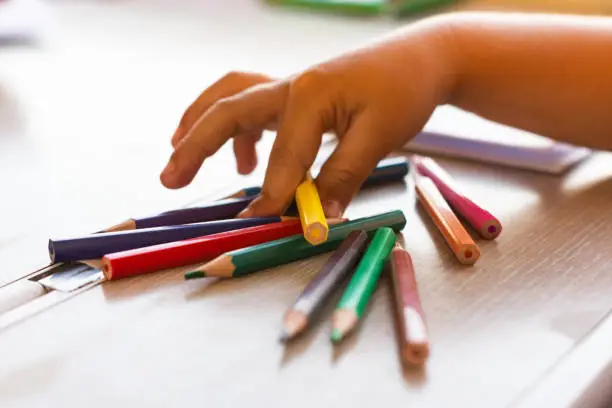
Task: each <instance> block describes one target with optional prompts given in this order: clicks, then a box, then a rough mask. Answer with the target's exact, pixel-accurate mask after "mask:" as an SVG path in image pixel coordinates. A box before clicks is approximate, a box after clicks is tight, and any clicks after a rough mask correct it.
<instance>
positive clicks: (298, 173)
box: [240, 72, 331, 217]
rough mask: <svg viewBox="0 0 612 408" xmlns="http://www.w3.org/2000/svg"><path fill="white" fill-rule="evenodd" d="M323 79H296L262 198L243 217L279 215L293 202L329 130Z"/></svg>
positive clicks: (309, 76) (306, 76) (316, 75)
mask: <svg viewBox="0 0 612 408" xmlns="http://www.w3.org/2000/svg"><path fill="white" fill-rule="evenodd" d="M323 78H324V77H323V76H322V75H320V74H319V73H316V72H315V73H307V74H303V75H301V76H300V77H299V78H297V79H296V80H294V82H293V83H292V85H291V89H290V92H289V100H288V102H287V105H286V107H285V112H284V116H283V118H282V120H281V122H280V126H279V129H278V133H277V137H276V140H275V142H274V145H273V147H272V152H271V153H270V159H269V162H268V168H267V170H266V176H265V179H264V183H263V186H262V192H261V194H260V196H259V197H258V198H257V199H256V200H254V201H253V202H252V203H251V205H250V206H249V207H248V208H247V209H246V210H245V211H243V213H241V214H240V216H242V217H253V216H266V215H278V214H282V213H284V211H285V209H286V208H287V206H288V205H289V204H290V203H291V201H292V199H293V197H294V194H295V189H296V187H297V185H298V184H299V183H300V182H301V181H302V180H303V179H304V176H305V175H306V172H307V171H309V170H310V166H311V165H312V163H313V162H314V159H315V157H316V155H317V151H318V150H319V146H320V144H321V139H322V137H323V133H324V132H325V131H326V125H325V117H326V116H327V115H326V114H327V112H326V111H325V109H326V108H325V107H327V106H331V105H330V104H328V103H326V102H325V100H326V98H327V96H326V93H325V86H324V82H325V81H324V80H323Z"/></svg>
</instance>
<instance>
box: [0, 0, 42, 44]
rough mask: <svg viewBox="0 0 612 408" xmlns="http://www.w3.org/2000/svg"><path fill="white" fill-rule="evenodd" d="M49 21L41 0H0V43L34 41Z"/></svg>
mask: <svg viewBox="0 0 612 408" xmlns="http://www.w3.org/2000/svg"><path fill="white" fill-rule="evenodd" d="M48 23H49V13H48V8H47V5H46V4H45V3H44V2H43V1H41V0H0V43H6V42H21V41H36V40H38V39H39V38H40V37H41V36H42V35H43V33H44V31H45V30H46V28H47V26H48Z"/></svg>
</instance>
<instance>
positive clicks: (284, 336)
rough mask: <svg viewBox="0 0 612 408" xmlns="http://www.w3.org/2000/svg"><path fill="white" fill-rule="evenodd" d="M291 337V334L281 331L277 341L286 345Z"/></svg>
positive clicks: (285, 330) (284, 330)
mask: <svg viewBox="0 0 612 408" xmlns="http://www.w3.org/2000/svg"><path fill="white" fill-rule="evenodd" d="M292 337H293V336H292V335H291V333H289V332H288V331H287V329H283V331H282V332H281V334H280V336H279V337H278V340H279V341H280V342H281V343H286V342H287V341H289V340H291V338H292Z"/></svg>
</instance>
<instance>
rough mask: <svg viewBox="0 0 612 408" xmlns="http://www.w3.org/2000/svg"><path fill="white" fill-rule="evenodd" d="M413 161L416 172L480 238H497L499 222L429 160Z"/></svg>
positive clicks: (418, 158)
mask: <svg viewBox="0 0 612 408" xmlns="http://www.w3.org/2000/svg"><path fill="white" fill-rule="evenodd" d="M414 160H415V163H416V167H417V170H418V172H419V173H420V174H422V175H423V176H426V177H429V178H430V179H431V181H433V183H434V184H435V185H436V187H437V188H438V191H440V193H441V194H442V196H443V197H444V199H445V200H446V201H447V202H448V203H449V204H450V206H451V207H452V208H453V209H454V210H455V211H456V212H457V213H459V215H461V217H462V218H463V219H465V220H466V221H467V222H468V223H469V224H470V225H471V226H472V227H473V228H474V229H475V230H476V231H478V233H479V234H480V235H481V236H482V237H484V238H486V239H494V238H496V237H497V236H499V234H500V233H501V231H502V226H501V223H500V222H499V220H498V219H497V218H495V216H493V214H491V213H490V212H488V211H487V210H485V209H484V208H482V206H480V205H479V204H477V203H476V202H474V200H472V199H471V198H469V197H468V196H467V195H466V194H465V193H464V192H463V191H462V190H461V188H460V186H459V185H458V183H456V182H455V180H453V178H452V177H451V176H450V175H449V174H448V173H447V172H446V171H445V170H444V169H443V168H442V167H440V166H439V165H438V164H437V163H436V162H435V161H434V160H432V159H430V158H424V157H419V156H417V157H415V159H414Z"/></svg>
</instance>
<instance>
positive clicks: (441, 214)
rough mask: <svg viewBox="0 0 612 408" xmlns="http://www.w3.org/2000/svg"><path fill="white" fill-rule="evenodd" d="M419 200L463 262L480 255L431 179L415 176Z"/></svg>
mask: <svg viewBox="0 0 612 408" xmlns="http://www.w3.org/2000/svg"><path fill="white" fill-rule="evenodd" d="M414 180H415V186H416V190H417V197H418V198H419V202H420V203H421V204H422V205H423V207H424V208H425V210H426V211H427V213H428V214H429V216H430V218H431V219H432V220H433V222H434V224H435V225H436V227H437V228H438V230H439V231H440V233H441V234H442V236H443V237H444V239H445V240H446V242H447V244H448V245H449V247H450V248H451V250H452V251H453V253H454V254H455V256H456V257H457V259H458V260H459V261H460V262H462V263H465V264H473V263H474V262H476V261H477V260H478V258H479V257H480V250H479V249H478V246H476V244H475V243H474V241H473V240H472V237H470V235H469V234H468V232H467V231H466V230H465V228H464V227H463V225H461V223H460V222H459V220H458V219H457V217H456V216H455V214H454V213H453V211H452V210H451V208H450V207H449V206H448V204H447V203H446V201H445V200H444V198H443V197H442V195H441V194H440V192H439V191H438V189H437V188H436V186H435V184H434V183H433V181H431V180H430V179H429V178H426V177H422V176H417V177H415V178H414Z"/></svg>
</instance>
